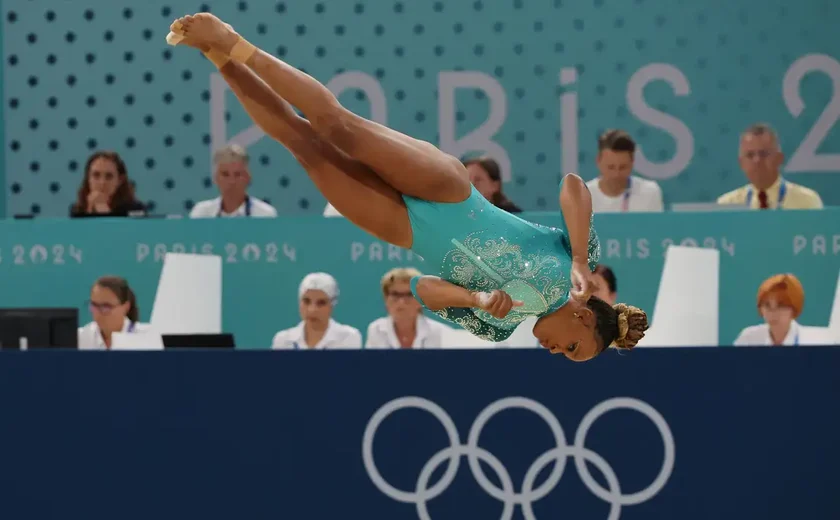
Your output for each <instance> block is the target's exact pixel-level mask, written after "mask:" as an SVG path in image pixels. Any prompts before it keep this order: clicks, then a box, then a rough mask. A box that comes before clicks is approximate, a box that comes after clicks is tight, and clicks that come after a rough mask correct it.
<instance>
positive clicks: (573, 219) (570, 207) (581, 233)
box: [560, 173, 592, 265]
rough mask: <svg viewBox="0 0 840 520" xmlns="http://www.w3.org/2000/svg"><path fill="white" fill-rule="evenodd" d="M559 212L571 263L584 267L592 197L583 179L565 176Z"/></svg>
mask: <svg viewBox="0 0 840 520" xmlns="http://www.w3.org/2000/svg"><path fill="white" fill-rule="evenodd" d="M560 211H561V212H562V213H563V219H564V220H565V221H566V228H567V229H568V231H569V243H570V244H571V246H572V261H573V262H575V263H580V264H582V265H586V264H587V263H588V260H589V226H590V224H591V222H592V195H591V194H590V193H589V188H587V187H586V183H584V182H583V179H581V178H580V177H578V176H577V175H575V174H574V173H568V174H566V177H565V178H564V179H563V187H562V188H561V189H560Z"/></svg>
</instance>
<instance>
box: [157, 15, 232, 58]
mask: <svg viewBox="0 0 840 520" xmlns="http://www.w3.org/2000/svg"><path fill="white" fill-rule="evenodd" d="M175 23H176V24H180V29H181V31H182V33H183V35H184V36H185V37H186V38H188V39H190V40H191V42H192V43H193V44H194V45H193V46H209V47H212V48H213V49H215V50H217V51H219V52H222V53H224V54H226V55H230V51H231V49H233V46H234V45H236V44H237V42H239V41H240V40H242V37H241V36H239V35H238V34H237V33H236V31H234V30H233V27H231V26H230V25H229V24H226V23H224V22H223V21H221V20H220V19H219V18H217V17H216V16H214V15H212V14H210V13H198V14H196V15H194V16H185V17H183V18H180V19H179V20H177V21H176V22H175ZM173 25H175V24H173Z"/></svg>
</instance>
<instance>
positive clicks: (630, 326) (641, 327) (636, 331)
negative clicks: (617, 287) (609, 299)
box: [613, 303, 648, 349]
mask: <svg viewBox="0 0 840 520" xmlns="http://www.w3.org/2000/svg"><path fill="white" fill-rule="evenodd" d="M613 309H615V312H616V315H617V316H616V321H617V322H618V336H616V338H615V341H614V342H613V345H614V346H615V347H616V348H621V349H631V348H633V347H635V346H636V344H637V343H638V342H639V341H640V340H641V339H642V338H644V337H645V331H646V330H647V329H648V319H647V313H645V311H643V310H642V309H640V308H638V307H633V306H632V305H627V304H626V303H617V304H615V305H613Z"/></svg>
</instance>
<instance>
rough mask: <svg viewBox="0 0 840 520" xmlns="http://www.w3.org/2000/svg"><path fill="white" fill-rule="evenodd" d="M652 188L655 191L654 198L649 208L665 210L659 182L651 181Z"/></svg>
mask: <svg viewBox="0 0 840 520" xmlns="http://www.w3.org/2000/svg"><path fill="white" fill-rule="evenodd" d="M653 186H654V188H656V191H655V192H654V195H655V198H654V200H653V204H652V207H651V210H653V211H659V212H662V211H665V201H664V200H663V199H662V188H661V187H660V186H659V183H656V182H654V183H653Z"/></svg>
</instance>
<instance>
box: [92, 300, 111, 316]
mask: <svg viewBox="0 0 840 520" xmlns="http://www.w3.org/2000/svg"><path fill="white" fill-rule="evenodd" d="M85 303H87V306H88V308H89V309H90V312H93V311H96V312H98V313H100V314H111V311H113V310H114V309H116V308H117V305H113V304H111V303H96V302H93V301H90V300H88V301H87V302H85Z"/></svg>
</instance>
